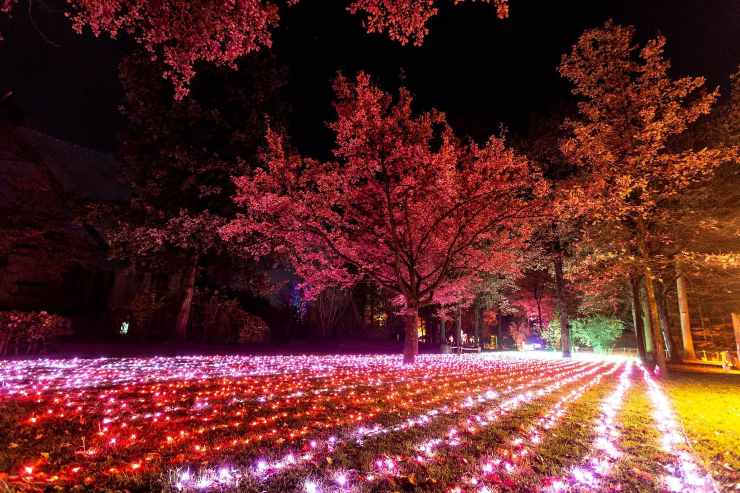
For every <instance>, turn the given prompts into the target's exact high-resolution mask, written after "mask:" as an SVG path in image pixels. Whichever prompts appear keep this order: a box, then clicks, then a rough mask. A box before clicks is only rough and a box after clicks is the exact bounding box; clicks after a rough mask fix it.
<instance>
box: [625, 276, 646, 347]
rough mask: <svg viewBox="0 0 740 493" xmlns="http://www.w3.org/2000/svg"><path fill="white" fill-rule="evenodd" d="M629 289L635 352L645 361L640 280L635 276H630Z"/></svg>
mask: <svg viewBox="0 0 740 493" xmlns="http://www.w3.org/2000/svg"><path fill="white" fill-rule="evenodd" d="M629 287H630V305H631V307H632V323H633V326H634V328H635V338H636V339H637V352H638V353H639V355H640V359H641V360H642V361H646V358H647V354H646V348H645V328H644V327H643V325H642V310H641V308H642V307H641V306H640V279H639V278H638V277H637V276H635V275H631V276H630V279H629Z"/></svg>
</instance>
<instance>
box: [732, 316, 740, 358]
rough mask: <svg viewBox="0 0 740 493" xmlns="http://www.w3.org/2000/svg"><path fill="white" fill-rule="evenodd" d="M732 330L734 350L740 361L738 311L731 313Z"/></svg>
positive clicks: (739, 320)
mask: <svg viewBox="0 0 740 493" xmlns="http://www.w3.org/2000/svg"><path fill="white" fill-rule="evenodd" d="M732 330H733V331H734V332H735V350H736V351H737V360H738V361H740V313H733V314H732Z"/></svg>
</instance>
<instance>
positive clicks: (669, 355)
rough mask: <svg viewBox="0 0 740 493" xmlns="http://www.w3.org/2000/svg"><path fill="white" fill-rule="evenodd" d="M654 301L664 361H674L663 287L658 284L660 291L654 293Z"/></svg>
mask: <svg viewBox="0 0 740 493" xmlns="http://www.w3.org/2000/svg"><path fill="white" fill-rule="evenodd" d="M655 294H656V297H655V298H656V301H657V302H658V318H659V319H660V331H661V333H662V334H663V344H665V346H664V347H665V352H666V359H667V360H668V361H674V357H675V351H673V341H672V340H671V326H670V324H669V323H668V313H667V312H666V295H665V286H663V283H662V282H661V284H660V289H658V290H657V291H656V293H655Z"/></svg>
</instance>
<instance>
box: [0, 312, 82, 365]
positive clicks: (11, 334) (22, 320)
mask: <svg viewBox="0 0 740 493" xmlns="http://www.w3.org/2000/svg"><path fill="white" fill-rule="evenodd" d="M70 327H71V326H70V322H69V320H67V319H66V318H64V317H60V316H59V315H52V314H50V313H47V312H18V311H9V312H0V355H2V356H4V355H8V354H16V355H18V354H36V353H39V352H41V351H42V350H43V349H44V348H45V347H46V345H47V343H48V342H49V341H51V340H53V339H54V338H56V337H58V336H60V335H66V334H69V333H70Z"/></svg>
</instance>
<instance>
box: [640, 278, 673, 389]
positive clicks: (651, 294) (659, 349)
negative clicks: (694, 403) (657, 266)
mask: <svg viewBox="0 0 740 493" xmlns="http://www.w3.org/2000/svg"><path fill="white" fill-rule="evenodd" d="M645 291H646V293H647V302H648V316H649V317H650V329H651V331H652V335H653V345H654V346H655V361H656V362H657V363H658V367H659V368H660V371H661V373H662V374H663V375H667V374H668V364H667V362H666V354H665V347H664V342H663V335H662V334H661V330H660V316H659V315H658V302H657V300H656V297H655V283H654V282H653V272H652V269H651V268H650V267H649V266H645Z"/></svg>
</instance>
